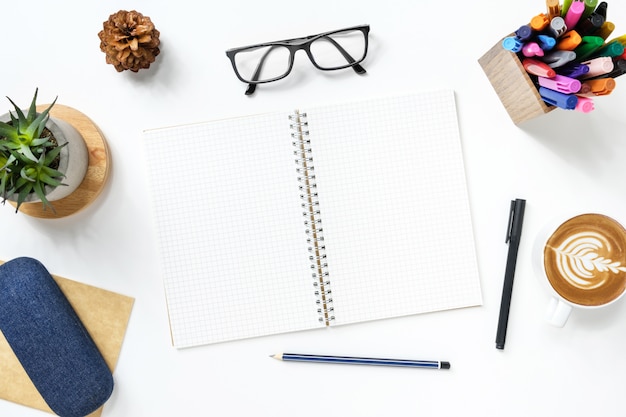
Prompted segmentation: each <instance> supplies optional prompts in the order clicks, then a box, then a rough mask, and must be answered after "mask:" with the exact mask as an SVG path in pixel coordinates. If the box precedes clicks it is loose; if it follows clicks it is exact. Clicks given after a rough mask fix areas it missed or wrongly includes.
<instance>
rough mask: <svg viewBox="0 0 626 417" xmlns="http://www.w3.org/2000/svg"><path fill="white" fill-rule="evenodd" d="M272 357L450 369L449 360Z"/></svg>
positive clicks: (298, 355)
mask: <svg viewBox="0 0 626 417" xmlns="http://www.w3.org/2000/svg"><path fill="white" fill-rule="evenodd" d="M271 357H272V358H274V359H278V360H280V361H296V362H318V363H338V364H347V365H375V366H399V367H409V368H430V369H450V362H445V361H418V360H408V359H380V358H361V357H351V356H325V355H304V354H298V353H277V354H276V355H271Z"/></svg>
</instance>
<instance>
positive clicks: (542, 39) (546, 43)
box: [537, 35, 556, 51]
mask: <svg viewBox="0 0 626 417" xmlns="http://www.w3.org/2000/svg"><path fill="white" fill-rule="evenodd" d="M537 43H538V44H539V46H540V47H541V49H543V50H544V51H549V50H551V49H552V48H554V47H555V46H556V39H554V38H553V37H552V36H548V35H537Z"/></svg>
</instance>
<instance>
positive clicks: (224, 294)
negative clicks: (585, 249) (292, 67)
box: [144, 114, 321, 347]
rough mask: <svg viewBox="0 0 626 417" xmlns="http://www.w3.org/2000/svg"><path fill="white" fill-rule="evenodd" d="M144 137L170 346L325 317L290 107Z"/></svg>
mask: <svg viewBox="0 0 626 417" xmlns="http://www.w3.org/2000/svg"><path fill="white" fill-rule="evenodd" d="M144 141H145V149H146V154H147V162H148V164H147V165H148V167H149V177H150V183H151V188H152V198H153V206H154V215H155V219H156V226H157V227H156V228H157V233H158V235H157V238H158V242H159V246H160V256H161V262H162V273H163V277H164V284H165V292H166V297H167V305H168V311H169V317H170V327H171V332H172V339H173V343H174V346H176V347H187V346H194V345H199V344H206V343H213V342H222V341H227V340H233V339H240V338H247V337H254V336H260V335H265V334H271V333H281V332H287V331H295V330H302V329H309V328H311V327H316V326H321V324H319V322H318V320H317V314H316V305H315V300H316V298H315V296H314V294H313V286H312V279H311V278H310V276H311V273H310V263H309V260H308V257H307V245H306V239H305V233H304V230H305V226H304V224H303V218H302V210H301V208H300V200H299V190H298V183H297V181H296V171H295V169H296V164H295V161H294V159H295V156H294V155H293V147H292V145H291V138H290V129H289V121H288V120H287V116H286V115H278V114H270V115H263V116H250V117H245V118H237V119H228V120H221V121H215V122H209V123H202V124H196V125H187V126H178V127H174V128H166V129H155V130H148V131H146V132H144Z"/></svg>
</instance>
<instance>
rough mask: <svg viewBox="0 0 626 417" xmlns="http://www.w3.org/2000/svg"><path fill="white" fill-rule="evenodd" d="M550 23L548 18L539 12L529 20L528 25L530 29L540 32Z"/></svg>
mask: <svg viewBox="0 0 626 417" xmlns="http://www.w3.org/2000/svg"><path fill="white" fill-rule="evenodd" d="M549 24H550V19H548V16H546V15H545V14H544V13H540V14H538V15H537V16H535V17H533V18H532V19H531V20H530V27H531V29H532V30H534V31H537V32H541V31H542V30H544V29H545V28H547V27H548V25H549Z"/></svg>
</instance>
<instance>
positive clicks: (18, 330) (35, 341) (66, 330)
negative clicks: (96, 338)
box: [0, 258, 113, 417]
mask: <svg viewBox="0 0 626 417" xmlns="http://www.w3.org/2000/svg"><path fill="white" fill-rule="evenodd" d="M0 330H1V331H2V333H3V334H4V336H5V338H6V340H7V342H8V343H9V345H10V346H11V349H13V352H14V353H15V356H17V358H18V360H19V361H20V363H21V365H22V366H23V367H24V370H25V371H26V373H27V374H28V376H29V377H30V379H31V380H32V382H33V384H34V385H35V387H36V388H37V390H38V391H39V393H40V394H41V396H42V397H43V399H44V400H45V401H46V403H47V404H48V406H49V407H50V409H51V410H52V411H53V412H54V413H56V414H58V415H59V416H61V417H84V416H86V415H88V414H90V413H92V412H93V411H95V410H97V409H98V408H100V407H101V406H102V405H103V404H104V403H105V402H106V401H107V399H108V398H109V397H110V396H111V393H112V391H113V376H112V374H111V371H110V370H109V368H108V366H107V364H106V362H105V360H104V358H103V357H102V355H101V354H100V351H99V350H98V348H97V347H96V345H95V344H94V342H93V340H92V339H91V336H90V335H89V333H88V332H87V330H86V329H85V327H84V326H83V324H82V322H81V321H80V319H79V318H78V316H77V315H76V313H75V312H74V309H73V308H72V306H71V305H70V303H69V302H68V300H67V298H66V297H65V295H64V294H63V292H61V290H60V288H59V287H58V285H57V283H56V282H55V281H54V279H53V278H52V276H51V275H50V273H49V272H48V271H47V270H46V268H45V267H44V266H43V265H42V264H41V263H40V262H39V261H37V260H35V259H32V258H16V259H14V260H12V261H9V262H7V263H5V264H3V265H1V266H0ZM0 377H2V376H1V375H0Z"/></svg>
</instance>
